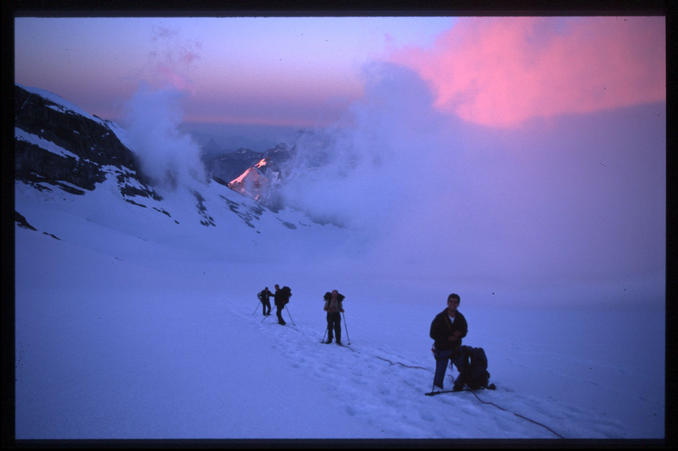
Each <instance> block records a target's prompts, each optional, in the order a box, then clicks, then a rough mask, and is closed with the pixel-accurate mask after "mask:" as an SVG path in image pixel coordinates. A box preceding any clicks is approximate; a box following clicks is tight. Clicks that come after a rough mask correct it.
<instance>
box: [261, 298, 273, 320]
mask: <svg viewBox="0 0 678 451" xmlns="http://www.w3.org/2000/svg"><path fill="white" fill-rule="evenodd" d="M261 308H262V313H263V314H264V316H266V315H270V314H271V301H269V300H268V299H267V300H265V301H261Z"/></svg>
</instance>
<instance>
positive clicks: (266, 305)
mask: <svg viewBox="0 0 678 451" xmlns="http://www.w3.org/2000/svg"><path fill="white" fill-rule="evenodd" d="M257 296H258V297H259V300H260V301H261V308H262V310H263V313H264V316H268V315H270V314H271V301H269V298H270V297H272V296H273V293H271V291H270V290H269V289H268V287H264V289H263V290H261V291H260V292H259V294H257Z"/></svg>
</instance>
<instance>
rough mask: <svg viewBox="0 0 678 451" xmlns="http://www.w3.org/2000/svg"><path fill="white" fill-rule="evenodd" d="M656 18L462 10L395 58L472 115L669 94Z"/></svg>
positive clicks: (487, 117)
mask: <svg viewBox="0 0 678 451" xmlns="http://www.w3.org/2000/svg"><path fill="white" fill-rule="evenodd" d="M665 52H666V44H665V20H664V18H663V17H590V18H580V17H572V18H567V17H564V18H548V17H515V18H506V17H501V18H491V17H488V18H462V19H459V21H458V23H457V24H456V25H455V26H454V27H453V28H452V29H450V30H449V31H448V32H446V33H444V34H443V35H441V36H440V37H439V38H438V39H437V41H436V43H435V44H434V46H433V47H432V48H431V49H421V48H410V49H403V50H400V51H398V52H394V54H393V56H392V61H394V62H398V63H401V64H404V65H407V66H408V67H411V68H413V69H414V70H416V71H417V72H418V73H419V74H420V75H421V76H422V78H424V79H425V80H427V81H428V82H429V83H431V85H432V87H433V89H434V92H435V96H436V101H435V105H436V107H437V108H439V109H441V110H444V111H450V112H454V113H455V114H457V115H458V116H459V117H461V118H463V119H464V120H467V121H471V122H474V123H478V124H483V125H490V126H498V127H513V126H517V125H519V124H520V123H522V122H524V121H525V120H527V119H530V118H533V117H551V116H554V115H558V114H564V113H591V112H596V111H601V110H607V109H614V108H619V107H626V106H633V105H638V104H643V103H650V102H657V101H663V100H665V99H666V65H665Z"/></svg>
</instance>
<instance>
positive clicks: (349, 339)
mask: <svg viewBox="0 0 678 451" xmlns="http://www.w3.org/2000/svg"><path fill="white" fill-rule="evenodd" d="M341 316H342V317H343V318H344V330H345V331H346V339H347V340H348V344H351V337H349V336H348V326H347V325H346V316H345V315H344V312H341Z"/></svg>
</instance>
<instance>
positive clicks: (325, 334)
mask: <svg viewBox="0 0 678 451" xmlns="http://www.w3.org/2000/svg"><path fill="white" fill-rule="evenodd" d="M327 329H328V328H327V327H326V328H325V332H323V339H322V340H321V341H320V343H325V337H326V336H327Z"/></svg>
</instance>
